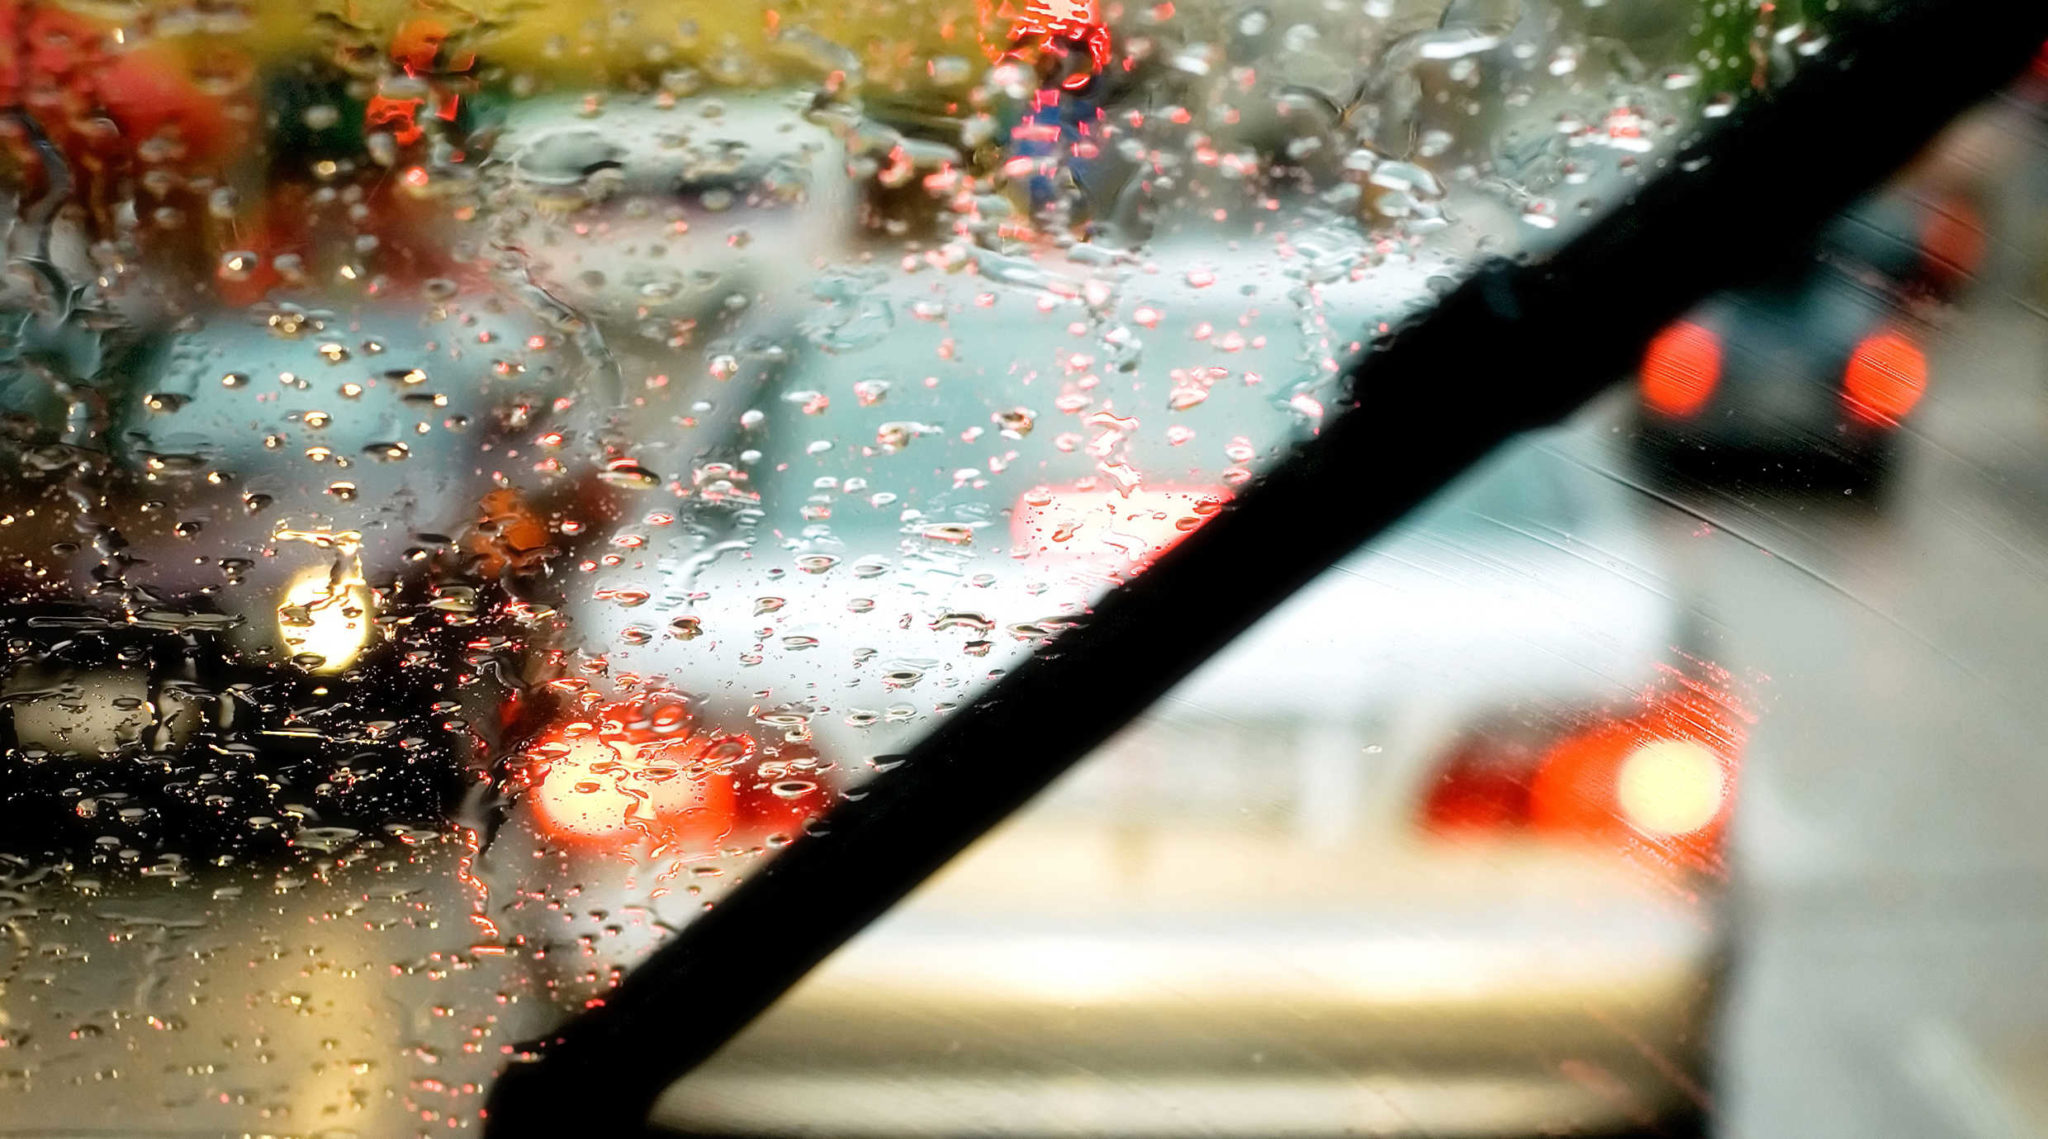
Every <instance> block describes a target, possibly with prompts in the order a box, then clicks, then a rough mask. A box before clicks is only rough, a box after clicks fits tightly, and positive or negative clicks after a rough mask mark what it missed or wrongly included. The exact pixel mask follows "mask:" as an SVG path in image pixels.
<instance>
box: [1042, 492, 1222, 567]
mask: <svg viewBox="0 0 2048 1139" xmlns="http://www.w3.org/2000/svg"><path fill="white" fill-rule="evenodd" d="M1229 498H1230V492H1229V491H1227V490H1225V489H1223V488H1222V487H1135V488H1133V489H1132V490H1131V491H1130V493H1129V494H1122V493H1119V492H1117V491H1115V490H1077V489H1061V490H1054V489H1051V488H1047V487H1037V488H1034V489H1032V490H1029V491H1026V492H1025V493H1024V495H1023V497H1022V498H1021V499H1019V500H1018V503H1017V508H1016V509H1015V510H1014V511H1013V512H1012V513H1011V515H1010V542H1011V547H1012V553H1013V554H1014V555H1015V556H1017V557H1019V558H1023V559H1026V560H1029V561H1036V562H1051V563H1055V564H1066V565H1072V566H1075V567H1076V568H1086V569H1092V570H1097V571H1100V572H1102V573H1106V574H1114V575H1126V574H1132V573H1136V572H1138V571H1140V570H1142V569H1144V568H1145V567H1147V566H1149V565H1151V564H1152V563H1153V562H1154V561H1157V560H1158V558H1159V555H1161V554H1163V553H1165V552H1166V551H1168V550H1170V549H1172V548H1173V547H1174V546H1176V545H1178V544H1179V543H1180V542H1181V540H1182V539H1184V538H1186V537H1187V536H1188V535H1189V534H1192V533H1193V532H1194V531H1195V530H1196V529H1198V528H1199V527H1200V526H1201V525H1202V524H1203V523H1204V522H1207V521H1208V520H1209V519H1211V518H1213V517H1215V516H1216V512H1217V511H1218V510H1220V509H1222V507H1223V504H1224V503H1225V502H1226V501H1228V500H1229Z"/></svg>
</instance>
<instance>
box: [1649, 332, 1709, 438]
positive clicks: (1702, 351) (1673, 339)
mask: <svg viewBox="0 0 2048 1139" xmlns="http://www.w3.org/2000/svg"><path fill="white" fill-rule="evenodd" d="M1720 381H1721V338H1720V337H1719V336H1716V335H1714V333H1713V332H1712V331H1710V330H1708V329H1705V328H1702V327H1700V326H1699V325H1697V324H1694V323H1692V322H1691V321H1687V320H1681V321H1678V322H1676V323H1675V324H1672V325H1671V326H1670V327H1669V328H1666V329H1665V330H1664V331H1662V332H1660V333H1658V334H1657V338H1656V339H1655V340H1652V341H1650V347H1649V350H1648V351H1646V352H1645V353H1644V354H1643V370H1642V385H1643V403H1645V404H1646V405H1648V406H1649V408H1650V409H1651V410H1652V411H1655V412H1658V413H1660V414H1663V415H1669V416H1672V417H1674V418H1683V417H1685V416H1689V415H1696V414H1698V412H1699V410H1700V409H1701V408H1703V407H1705V406H1706V405H1707V400H1708V399H1709V398H1711V397H1712V396H1713V394H1714V385H1716V384H1718V383H1719V382H1720Z"/></svg>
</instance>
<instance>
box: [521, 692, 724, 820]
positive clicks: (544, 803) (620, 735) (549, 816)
mask: <svg viewBox="0 0 2048 1139" xmlns="http://www.w3.org/2000/svg"><path fill="white" fill-rule="evenodd" d="M691 728H692V725H691V721H690V717H689V715H688V713H687V712H686V711H684V710H683V709H682V708H681V707H680V706H677V705H663V706H661V707H658V708H654V709H652V710H650V709H648V708H647V707H645V706H644V705H641V704H638V703H627V704H620V705H614V706H612V707H610V708H607V709H604V710H602V711H600V712H599V713H597V714H595V715H591V716H588V717H585V718H582V719H578V720H574V721H571V722H569V723H566V724H563V725H561V726H559V727H557V728H554V729H552V730H551V731H549V732H547V733H546V734H545V735H543V736H542V737H541V739H540V740H539V741H538V742H537V743H535V744H534V745H533V746H532V747H531V748H529V749H528V754H529V755H530V756H532V758H533V759H534V760H535V761H536V765H535V767H534V769H533V770H532V771H531V772H530V773H529V774H528V777H527V782H528V785H529V788H530V798H531V801H532V804H533V808H534V814H535V818H536V821H537V822H538V824H539V826H540V829H541V830H542V832H543V833H545V834H547V835H548V836H549V837H551V838H554V839H556V840H558V841H562V842H567V843H572V844H576V845H601V846H617V845H620V844H623V843H629V842H634V841H638V840H641V839H647V840H652V841H656V842H673V843H679V844H681V845H683V846H686V847H690V848H696V849H702V850H710V849H713V848H715V847H716V846H717V844H718V841H719V840H720V839H722V838H724V837H725V836H726V835H727V834H728V833H729V832H730V831H731V830H732V826H733V819H734V816H735V814H736V811H737V793H736V788H735V784H734V777H733V770H734V769H735V768H736V767H738V766H739V765H741V764H743V763H744V762H745V761H747V760H748V759H751V758H752V756H753V754H754V741H753V740H752V739H751V738H749V737H747V736H744V735H736V734H727V733H721V732H702V731H693V730H691Z"/></svg>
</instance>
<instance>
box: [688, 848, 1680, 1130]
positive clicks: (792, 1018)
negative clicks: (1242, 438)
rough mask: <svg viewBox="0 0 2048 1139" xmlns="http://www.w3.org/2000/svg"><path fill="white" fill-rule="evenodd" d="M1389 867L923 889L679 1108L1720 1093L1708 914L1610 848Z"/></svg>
mask: <svg viewBox="0 0 2048 1139" xmlns="http://www.w3.org/2000/svg"><path fill="white" fill-rule="evenodd" d="M1104 853H1107V854H1109V855H1110V857H1111V858H1112V859H1114V857H1115V855H1114V854H1113V852H1108V851H1105V852H1104ZM1188 853H1189V855H1190V856H1191V858H1190V859H1189V860H1185V861H1183V862H1182V866H1181V869H1182V870H1184V871H1186V872H1188V873H1189V874H1191V875H1194V876H1196V878H1197V879H1199V876H1200V874H1201V872H1202V865H1203V864H1202V863H1201V862H1197V861H1193V860H1192V855H1193V853H1194V852H1193V851H1189V852H1188ZM1214 855H1215V856H1216V857H1219V858H1228V857H1229V854H1228V852H1227V851H1216V852H1214ZM1382 859H1383V862H1382V864H1381V865H1380V866H1379V867H1378V868H1377V869H1375V870H1374V871H1373V872H1372V873H1370V874H1366V875H1363V877H1365V878H1368V879H1379V878H1386V877H1394V876H1399V875H1401V874H1403V873H1409V874H1412V876H1413V877H1412V879H1411V880H1410V881H1409V882H1405V883H1402V884H1401V886H1400V887H1399V888H1397V889H1392V890H1388V889H1383V888H1380V887H1379V886H1376V885H1371V884H1368V885H1366V886H1364V887H1363V888H1354V889H1353V890H1351V891H1348V892H1347V891H1344V890H1337V891H1334V892H1332V893H1329V894H1326V896H1325V897H1324V898H1323V899H1322V900H1321V902H1322V903H1323V904H1311V905H1303V904H1301V903H1303V902H1304V901H1305V900H1306V899H1304V898H1303V897H1302V896H1301V895H1300V893H1299V892H1297V891H1293V890H1287V889H1285V888H1284V887H1283V888H1282V891H1281V894H1280V896H1277V897H1276V896H1273V895H1268V896H1265V897H1261V896H1259V895H1258V894H1257V893H1255V892H1245V891H1241V890H1239V889H1233V888H1230V885H1229V884H1227V883H1220V882H1215V881H1213V879H1212V883H1211V884H1212V885H1213V886H1216V887H1218V888H1216V889H1214V891H1213V892H1211V893H1209V894H1208V896H1207V904H1205V905H1193V906H1191V905H1188V904H1187V903H1188V902H1189V901H1190V900H1192V899H1191V897H1188V896H1182V897H1178V898H1173V899H1163V898H1161V897H1160V896H1158V892H1157V891H1147V890H1145V889H1143V888H1141V889H1138V890H1135V891H1134V890H1129V889H1126V890H1124V891H1122V896H1121V899H1117V898H1116V897H1115V894H1116V891H1111V898H1110V899H1108V900H1101V899H1098V900H1101V901H1102V904H1101V905H1100V907H1099V908H1093V907H1092V906H1091V905H1090V904H1084V903H1080V902H1079V901H1078V899H1069V900H1070V901H1072V902H1073V903H1074V904H1071V905H1055V906H1052V907H1049V908H1044V907H1034V908H1033V909H1031V910H1025V909H1022V908H1019V907H1013V906H1010V905H1006V904H1005V897H1004V893H1003V891H1002V890H1001V888H1000V884H999V881H998V880H997V878H998V877H999V876H982V877H981V880H980V883H979V887H978V890H979V898H980V901H979V902H978V903H973V902H968V901H967V900H966V896H964V895H963V896H960V897H956V898H953V899H951V900H949V899H947V898H945V897H939V898H937V899H934V898H932V897H928V896H921V897H920V898H919V899H917V900H916V901H914V902H912V903H911V904H910V905H909V906H907V907H906V908H905V910H904V911H902V912H900V913H897V914H894V915H891V917H889V918H888V919H886V920H885V921H884V922H882V923H880V924H878V925H877V926H875V927H874V928H872V929H870V930H869V931H868V932H867V933H866V934H864V935H862V937H860V938H859V939H857V940H856V941H854V942H853V943H851V944H850V945H849V946H848V947H846V948H845V949H844V950H842V951H841V952H840V953H839V954H838V955H836V956H835V957H833V958H832V959H830V960H829V961H828V962H827V963H826V964H825V965H824V966H822V967H821V968H820V969H819V970H818V971H817V972H815V973H814V974H813V975H812V976H811V977H809V978H807V979H806V980H805V981H804V982H803V983H802V984H801V985H799V986H798V987H797V989H795V990H794V991H793V992H792V993H791V994H790V995H789V996H788V997H786V998H785V999H784V1000H783V1002H782V1003H781V1004H779V1005H778V1006H776V1007H775V1008H773V1009H771V1010H770V1011H769V1012H768V1013H767V1014H765V1015H764V1016H763V1017H762V1018H761V1019H759V1020H758V1021H756V1022H755V1023H754V1024H753V1025H752V1026H750V1027H749V1028H748V1029H747V1030H746V1031H745V1032H744V1033H742V1034H741V1035H740V1036H739V1037H737V1038H735V1039H734V1040H733V1041H732V1042H731V1043H730V1044H728V1045H727V1046H726V1047H725V1048H724V1049H723V1050H722V1051H721V1052H720V1053H718V1054H717V1055H716V1056H714V1057H713V1058H712V1059H711V1060H710V1061H709V1062H708V1063H707V1064H705V1065H704V1066H703V1067H701V1068H699V1069H698V1070H697V1071H696V1072H694V1073H692V1074H691V1075H690V1076H689V1077H687V1078H686V1079H684V1080H683V1081H681V1082H680V1083H679V1084H677V1085H676V1086H675V1087H673V1088H671V1089H670V1091H669V1093H668V1094H667V1095H666V1096H665V1097H664V1098H663V1099H662V1101H661V1104H660V1106H659V1107H658V1108H657V1110H656V1115H655V1119H656V1122H657V1123H658V1124H660V1125H662V1126H665V1127H669V1128H673V1129H676V1130H679V1131H685V1132H693V1133H716V1134H728V1135H739V1134H746V1135H792V1134H799V1133H801V1134H829V1135H844V1136H881V1135H957V1134H967V1133H973V1134H983V1135H1015V1136H1027V1135H1028V1136H1056V1135H1078V1134H1103V1133H1116V1134H1125V1135H1134V1136H1142V1135H1155V1134H1169V1133H1172V1134H1185V1133H1192V1132H1202V1133H1208V1134H1218V1135H1244V1136H1252V1135H1267V1136H1270V1135H1337V1134H1366V1135H1413V1134H1429V1135H1471V1136H1477V1135H1508V1134H1528V1133H1546V1134H1598V1133H1603V1132H1610V1131H1614V1130H1618V1129H1623V1128H1628V1127H1633V1126H1640V1125H1642V1124H1645V1123H1648V1122H1652V1121H1655V1120H1658V1119H1663V1118H1669V1117H1673V1116H1680V1115H1685V1114H1688V1113H1690V1112H1693V1111H1696V1110H1697V1109H1699V1108H1700V1107H1702V1106H1703V1105H1704V1097H1705V1093H1704V1091H1703V1090H1702V1086H1701V1078H1700V1076H1699V1070H1700V1068H1701V1066H1702V1065H1701V1052H1702V1049H1703V1045H1704V1037H1705V1036H1706V1032H1705V1028H1706V1020H1707V1017H1708V1015H1709V1013H1710V1011H1711V1005H1712V995H1713V990H1714V977H1715V973H1716V971H1717V962H1718V954H1717V952H1716V948H1717V931H1716V928H1715V926H1714V923H1713V920H1712V911H1711V907H1709V908H1706V909H1702V908H1699V907H1698V905H1697V904H1696V903H1691V902H1683V901H1676V900H1674V899H1672V898H1669V897H1658V896H1657V895H1656V891H1657V887H1655V886H1652V885H1649V884H1648V883H1647V882H1646V880H1645V879H1644V878H1643V877H1642V876H1641V875H1640V873H1639V872H1637V871H1633V870H1630V869H1628V868H1623V867H1616V866H1613V865H1611V864H1610V862H1611V860H1607V861H1603V860H1601V859H1599V858H1596V857H1589V858H1586V859H1583V860H1575V859H1569V858H1525V857H1524V856H1523V855H1521V854H1512V855H1507V856H1504V857H1493V858H1476V859H1468V860H1467V862H1468V863H1469V865H1466V866H1463V867H1453V868H1447V867H1446V866H1444V865H1435V866H1431V865H1429V863H1430V862H1431V861H1432V859H1431V858H1429V857H1427V856H1413V855H1411V856H1400V855H1395V856H1391V857H1389V856H1385V855H1382ZM1345 861H1350V860H1349V859H1346V860H1345ZM1434 861H1437V862H1442V861H1444V860H1441V859H1437V860H1434ZM1057 862H1058V860H1057V858H1055V860H1054V862H1053V863H1052V864H1049V866H1048V869H1050V870H1051V871H1052V875H1053V876H1054V877H1056V876H1057V870H1056V866H1057ZM1209 865H1212V866H1213V865H1214V863H1213V862H1210V863H1209ZM1358 865H1359V864H1358V863H1357V862H1355V861H1351V866H1352V867H1354V868H1355V867H1356V866H1358ZM1242 869H1243V868H1242V867H1239V868H1238V871H1239V872H1241V871H1242ZM1170 876H1171V875H1168V874H1161V875H1159V877H1160V878H1161V879H1162V880H1163V879H1164V878H1166V877H1170ZM1227 876H1228V875H1227V874H1226V877H1227ZM967 877H968V878H969V879H970V881H972V880H973V879H974V878H975V877H976V876H975V875H973V874H971V873H970V874H969V875H967ZM1309 877H1311V878H1313V877H1314V875H1309ZM1354 877H1358V876H1357V875H1354ZM1184 881H1185V880H1184ZM1099 884H1100V883H1098V885H1099ZM943 885H946V884H942V886H943ZM952 885H953V887H954V888H955V889H960V888H961V887H959V885H958V884H952ZM1382 885H1383V884H1382ZM1355 886H1356V883H1354V887H1355ZM938 893H939V894H942V895H943V894H944V893H946V891H945V890H944V889H941V890H940V891H938ZM1195 893H1199V891H1196V892H1195ZM1329 903H1334V904H1329Z"/></svg>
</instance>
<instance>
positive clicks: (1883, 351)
mask: <svg viewBox="0 0 2048 1139" xmlns="http://www.w3.org/2000/svg"><path fill="white" fill-rule="evenodd" d="M1926 392H1927V357H1926V355H1925V354H1924V353H1922V352H1921V351H1920V346H1919V345H1917V344H1915V343H1913V341H1912V340H1911V339H1910V338H1908V337H1907V336H1906V335H1905V334H1903V333H1900V332H1895V331H1889V330H1888V331H1885V332H1880V333H1877V334H1875V335H1873V336H1867V337H1865V338H1864V339H1863V342H1862V343H1860V344H1858V345H1856V351H1855V352H1854V353H1853V354H1851V355H1850V357H1849V366H1848V368H1847V369H1846V370H1845V371H1844V372H1843V374H1842V401H1843V402H1844V403H1845V404H1847V405H1848V408H1849V414H1850V415H1853V416H1855V417H1856V418H1857V419H1859V420H1861V421H1863V422H1865V423H1871V424H1877V425H1880V426H1885V427H1891V426H1896V425H1897V424H1898V422H1899V421H1900V420H1901V419H1904V418H1905V417H1906V413H1907V412H1910V411H1912V410H1913V407H1914V405H1916V404H1918V403H1919V402H1920V397H1921V396H1922V395H1925V394H1926Z"/></svg>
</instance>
